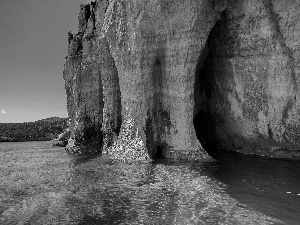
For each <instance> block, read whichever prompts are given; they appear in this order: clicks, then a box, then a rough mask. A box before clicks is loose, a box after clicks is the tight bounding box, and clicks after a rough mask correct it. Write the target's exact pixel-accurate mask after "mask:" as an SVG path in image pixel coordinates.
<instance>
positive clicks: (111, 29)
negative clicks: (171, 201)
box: [64, 0, 300, 160]
mask: <svg viewBox="0 0 300 225" xmlns="http://www.w3.org/2000/svg"><path fill="white" fill-rule="evenodd" d="M299 7H300V3H298V2H297V1H295V0H294V1H293V0H289V1H288V4H286V2H284V3H282V2H281V1H279V0H254V1H253V0H229V1H226V0H185V1H182V0H152V1H141V0H140V1H136V0H126V1H125V0H110V1H108V0H98V1H96V2H92V3H91V4H88V5H82V6H81V11H80V14H79V28H78V33H77V34H71V33H70V34H69V51H68V56H67V57H66V63H65V70H64V79H65V86H66V91H67V98H68V113H69V127H70V131H71V139H70V140H69V150H70V151H73V152H78V151H79V152H85V153H90V152H101V151H102V150H103V151H105V152H108V153H109V152H120V147H118V146H120V143H121V145H122V146H123V148H122V149H132V148H134V147H135V146H138V147H136V149H139V150H137V151H140V152H141V151H147V152H148V154H149V155H150V156H151V157H155V156H164V157H167V158H177V159H201V160H206V159H209V156H208V154H207V153H206V151H205V150H204V148H203V147H202V145H203V146H204V147H205V148H216V147H217V148H222V149H227V150H234V151H240V152H242V153H250V154H258V155H266V156H275V157H295V156H296V157H300V151H298V149H300V148H299V147H300V146H299V144H300V143H299V142H300V139H299V140H298V137H299V129H298V127H299V122H298V121H300V120H299V119H300V118H299V113H298V112H299V96H298V95H299V94H298V91H297V89H298V88H297V87H298V82H299V81H298V80H299V54H300V52H299V49H300V39H299V38H298V36H299V32H300V22H299V21H300V18H299V17H300V13H299V12H298V10H297V9H299ZM128 121H131V122H130V124H129V122H128ZM125 139H126V141H125ZM137 143H138V144H137ZM200 143H201V144H202V145H201V144H200ZM124 146H125V147H124ZM122 151H123V150H122ZM124 151H126V150H124ZM121 155H122V154H121Z"/></svg>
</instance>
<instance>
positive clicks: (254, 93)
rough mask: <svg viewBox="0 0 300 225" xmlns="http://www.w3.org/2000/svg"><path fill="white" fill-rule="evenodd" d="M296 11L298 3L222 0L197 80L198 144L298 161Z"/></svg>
mask: <svg viewBox="0 0 300 225" xmlns="http://www.w3.org/2000/svg"><path fill="white" fill-rule="evenodd" d="M299 8H300V2H299V1H284V2H283V1H279V0H261V1H258V0H257V1H252V0H243V1H237V0H235V1H230V2H229V4H228V8H227V9H226V10H225V11H224V13H222V18H221V20H220V21H218V22H217V25H216V26H215V27H214V28H213V31H212V32H211V34H210V36H209V38H208V43H207V48H206V51H205V53H204V52H203V58H204V59H202V61H205V62H199V64H198V71H197V74H196V80H197V82H196V85H195V86H196V90H197V91H196V94H195V96H196V97H195V98H196V99H197V102H196V105H198V107H196V108H195V115H197V116H196V121H197V122H196V124H198V125H200V126H199V129H198V137H199V139H200V140H201V143H203V145H204V146H206V147H212V146H213V147H219V148H223V149H229V150H234V151H239V152H242V153H249V154H257V155H264V156H272V157H284V158H294V157H298V158H299V157H300V151H299V150H300V138H299V137H300V127H299V125H300V122H299V121H300V117H299V115H300V114H299V112H300V111H299V110H300V108H299V103H300V102H299V91H298V88H299V75H300V73H299V72H300V70H299V69H300V67H299V66H300V58H299V55H300V39H299V35H300V11H299ZM205 55H206V56H205Z"/></svg>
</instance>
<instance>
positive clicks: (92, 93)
mask: <svg viewBox="0 0 300 225" xmlns="http://www.w3.org/2000/svg"><path fill="white" fill-rule="evenodd" d="M104 10H105V7H104V6H103V5H102V4H98V3H91V4H87V5H81V10H80V13H79V17H78V18H79V26H78V33H77V34H72V33H69V37H68V41H69V47H68V55H67V57H66V62H65V68H64V79H65V88H66V92H67V98H68V115H69V128H70V131H71V138H70V139H69V144H68V147H67V149H68V151H71V152H75V153H76V152H79V153H86V154H89V153H97V152H101V150H102V146H103V144H104V143H105V144H106V145H107V146H108V145H111V143H112V139H113V137H114V136H116V135H118V132H119V129H120V123H121V113H120V110H121V107H120V88H119V81H118V74H117V70H116V67H115V64H114V60H113V58H112V56H111V55H110V52H109V49H108V44H107V41H106V40H105V38H101V39H100V38H99V37H100V36H99V31H100V29H97V27H102V25H101V23H103V19H104V15H105V11H104ZM101 17H103V18H102V19H101ZM101 21H102V22H101ZM103 111H105V112H104V113H103Z"/></svg>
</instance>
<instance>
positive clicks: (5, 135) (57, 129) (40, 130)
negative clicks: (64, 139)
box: [0, 117, 67, 142]
mask: <svg viewBox="0 0 300 225" xmlns="http://www.w3.org/2000/svg"><path fill="white" fill-rule="evenodd" d="M66 128H67V119H66V118H58V117H51V118H47V119H43V120H38V121H35V122H28V123H0V142H6V141H50V140H52V139H54V138H56V137H58V135H59V134H60V133H62V132H63V131H64V130H66Z"/></svg>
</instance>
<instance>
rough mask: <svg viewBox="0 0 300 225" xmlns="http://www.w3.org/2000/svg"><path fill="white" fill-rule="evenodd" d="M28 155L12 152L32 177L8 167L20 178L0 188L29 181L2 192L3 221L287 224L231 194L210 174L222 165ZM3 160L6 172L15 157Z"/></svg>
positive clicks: (7, 180) (59, 153)
mask: <svg viewBox="0 0 300 225" xmlns="http://www.w3.org/2000/svg"><path fill="white" fill-rule="evenodd" d="M23 151H24V149H23ZM36 151H38V149H37V150H36ZM49 152H50V154H49ZM27 153H28V152H27ZM27 153H26V150H25V152H22V153H20V151H16V152H15V153H14V154H13V155H14V156H13V158H14V160H15V161H16V162H17V161H20V162H22V163H21V164H20V165H22V166H21V167H22V168H26V169H27V172H25V171H23V170H22V168H20V167H18V166H17V163H16V164H15V166H10V167H9V169H10V170H12V172H11V173H13V174H18V176H13V178H9V177H8V176H6V177H4V178H2V180H1V181H4V183H1V184H0V185H1V186H0V187H1V190H5V191H7V190H8V189H9V188H12V187H13V185H14V182H15V181H16V179H19V178H20V177H23V178H25V177H26V179H20V180H19V182H20V183H18V184H17V185H18V187H20V189H21V190H29V191H28V193H26V194H25V195H24V196H14V195H13V194H11V193H6V192H1V204H3V203H4V202H6V205H5V207H4V208H3V213H2V214H1V220H0V223H1V224H64V225H65V224H66V225H68V224H280V223H281V221H280V220H278V219H276V218H272V217H270V216H267V215H265V214H263V213H262V212H260V211H257V210H253V209H251V208H250V207H248V206H247V205H245V204H242V203H240V202H239V201H237V200H236V199H235V198H233V197H231V195H229V194H228V192H227V189H228V185H226V184H225V183H224V182H221V181H220V180H218V179H216V178H214V177H213V176H212V175H211V174H212V173H214V171H215V170H216V169H217V168H218V165H217V164H216V163H208V164H195V163H193V164H192V163H180V162H176V161H162V162H136V163H131V164H126V163H124V162H121V161H116V160H111V159H109V158H108V157H107V156H100V157H98V158H94V159H89V158H87V157H74V156H71V157H69V156H68V155H67V154H66V153H64V152H63V151H59V150H57V149H54V150H53V149H50V148H49V149H48V152H47V151H44V152H43V153H38V152H32V153H29V154H34V155H35V156H36V157H35V158H34V159H32V160H31V159H30V155H26V154H27ZM18 154H20V155H19V156H17V155H18ZM24 154H25V155H26V157H28V160H27V161H26V162H25V161H24V159H23V157H25V155H24ZM39 154H41V155H40V156H39ZM45 154H48V156H50V158H51V159H52V160H51V161H49V158H47V157H44V156H45ZM0 158H1V155H0ZM46 158H47V163H46V162H45V160H46ZM0 160H1V162H2V164H1V165H2V167H1V168H2V169H3V168H4V170H6V169H8V168H7V167H6V166H5V165H6V164H5V163H7V165H8V164H9V162H10V161H9V159H6V161H5V162H4V164H3V158H2V159H0ZM30 164H32V167H30ZM3 165H4V166H3ZM17 177H18V178H17ZM0 209H1V208H0Z"/></svg>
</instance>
